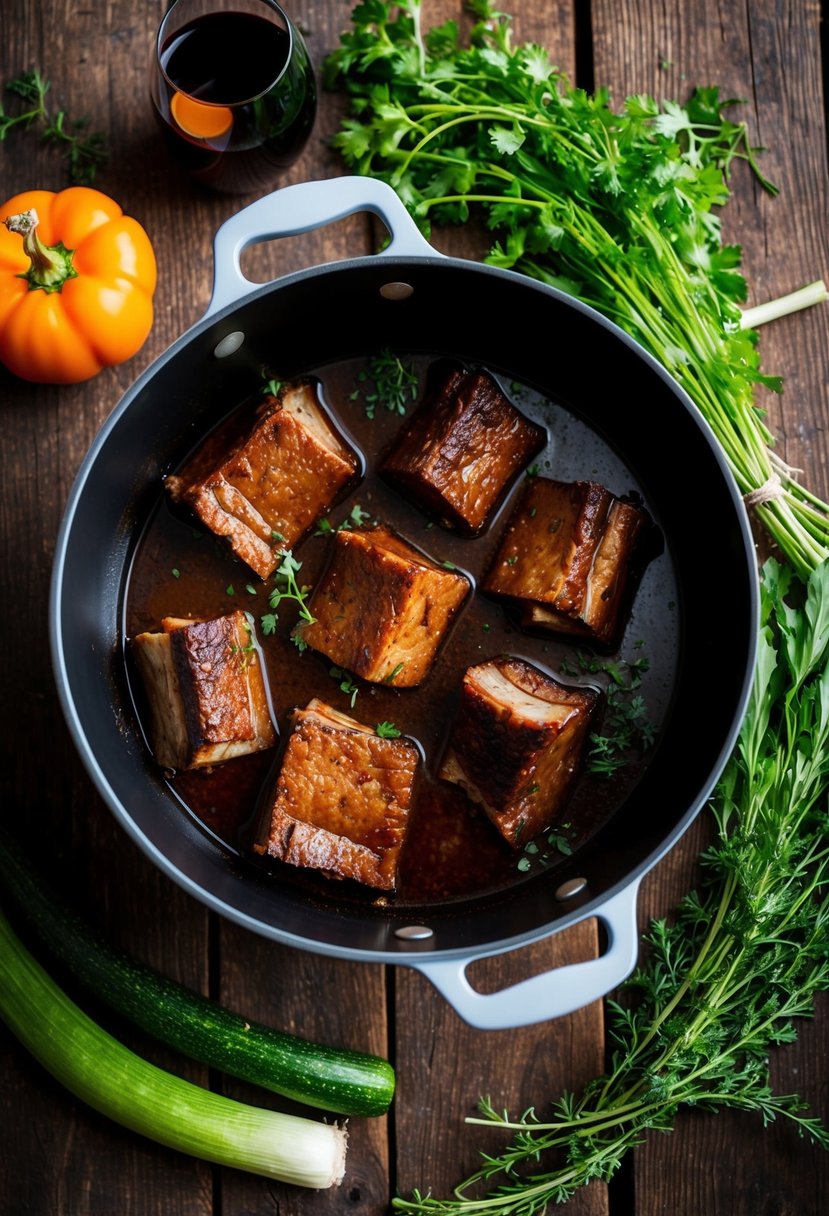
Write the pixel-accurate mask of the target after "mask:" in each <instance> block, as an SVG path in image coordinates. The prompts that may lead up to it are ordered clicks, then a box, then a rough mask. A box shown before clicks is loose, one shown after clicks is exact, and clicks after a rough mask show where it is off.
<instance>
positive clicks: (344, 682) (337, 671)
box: [328, 667, 360, 709]
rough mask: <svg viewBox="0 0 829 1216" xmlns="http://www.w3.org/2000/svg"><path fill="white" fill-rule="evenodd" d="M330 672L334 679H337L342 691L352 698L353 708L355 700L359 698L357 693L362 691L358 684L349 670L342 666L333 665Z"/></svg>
mask: <svg viewBox="0 0 829 1216" xmlns="http://www.w3.org/2000/svg"><path fill="white" fill-rule="evenodd" d="M328 674H329V675H330V676H331V677H332V678H333V679H335V680H337V682H338V683H339V686H340V692H344V693H345V695H346V696H347V697H350V698H351V700H350V705H351V708H352V709H353V708H354V702H355V701H356V700H357V693H358V692H359V691H360V690H359V688H358V686H357V684H356V683H355V682H354V679H353V677H352V676H351V675H350V673H349V672H347V671H344V670H343V668H342V667H331V668H329V671H328Z"/></svg>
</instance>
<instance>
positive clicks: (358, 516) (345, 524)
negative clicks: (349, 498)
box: [314, 503, 371, 536]
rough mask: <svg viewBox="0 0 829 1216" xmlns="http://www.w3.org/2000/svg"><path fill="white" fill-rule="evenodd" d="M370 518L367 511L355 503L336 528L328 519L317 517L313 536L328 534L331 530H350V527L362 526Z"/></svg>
mask: <svg viewBox="0 0 829 1216" xmlns="http://www.w3.org/2000/svg"><path fill="white" fill-rule="evenodd" d="M370 518H371V517H370V515H369V513H368V511H364V510H363V508H362V507H361V506H360V504H359V503H355V504H354V506H353V507H352V508H351V510H350V511H349V513H348V515H347V516H346V518H345V519H344V520H343V521H342V523H339V524H337V526H336V528H335V527H334V525H333V524H332V523H331V521H330V520H329V519H325V518H323V519H318V520H317V526H316V528H315V529H314V536H328V535H330V534H331V533H332V532H350V531H351V529H352V528H362V526H363V524H364V523H365V522H366V521H367V520H368V519H370Z"/></svg>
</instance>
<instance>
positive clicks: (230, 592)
mask: <svg viewBox="0 0 829 1216" xmlns="http://www.w3.org/2000/svg"><path fill="white" fill-rule="evenodd" d="M235 594H236V588H235V587H234V586H233V583H228V585H227V586H226V587H225V595H235Z"/></svg>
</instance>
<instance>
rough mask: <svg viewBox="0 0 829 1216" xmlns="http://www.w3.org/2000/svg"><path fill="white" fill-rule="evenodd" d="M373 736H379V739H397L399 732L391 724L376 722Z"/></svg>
mask: <svg viewBox="0 0 829 1216" xmlns="http://www.w3.org/2000/svg"><path fill="white" fill-rule="evenodd" d="M374 733H375V735H379V736H380V738H381V739H399V738H400V731H399V730H398V729H397V727H396V726H395V725H394V723H393V722H378V723H377V725H376V726H375V728H374Z"/></svg>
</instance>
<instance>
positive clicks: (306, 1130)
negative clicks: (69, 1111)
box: [0, 913, 346, 1190]
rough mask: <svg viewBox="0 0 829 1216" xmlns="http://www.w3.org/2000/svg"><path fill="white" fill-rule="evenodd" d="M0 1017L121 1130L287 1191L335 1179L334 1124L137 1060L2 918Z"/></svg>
mask: <svg viewBox="0 0 829 1216" xmlns="http://www.w3.org/2000/svg"><path fill="white" fill-rule="evenodd" d="M0 1018H2V1020H3V1021H4V1022H5V1023H6V1025H7V1026H8V1028H9V1030H10V1031H11V1032H12V1034H14V1035H15V1036H16V1037H17V1038H18V1039H19V1040H20V1042H21V1043H22V1044H23V1046H24V1047H25V1048H26V1049H27V1050H28V1051H29V1052H31V1054H32V1055H33V1056H34V1057H35V1059H36V1060H38V1061H39V1062H40V1063H41V1064H42V1065H43V1067H44V1068H45V1069H46V1070H47V1072H49V1073H51V1075H52V1076H53V1077H54V1078H55V1079H56V1080H57V1081H59V1082H60V1083H61V1084H62V1085H64V1086H65V1087H66V1089H68V1090H69V1091H70V1092H71V1093H73V1094H74V1095H75V1096H76V1097H78V1098H80V1099H82V1100H83V1101H84V1102H86V1103H88V1104H89V1105H90V1106H92V1107H93V1108H94V1109H95V1110H97V1111H100V1112H101V1113H102V1114H104V1115H106V1116H107V1117H108V1118H110V1119H112V1120H114V1121H115V1122H116V1123H120V1124H121V1125H122V1126H123V1127H127V1128H130V1129H131V1130H132V1131H136V1132H139V1133H140V1134H141V1135H144V1136H147V1137H149V1138H150V1139H151V1140H155V1141H157V1142H158V1143H159V1144H164V1145H167V1146H168V1147H169V1148H174V1149H178V1150H179V1151H180V1152H183V1153H188V1154H190V1155H191V1156H194V1157H200V1158H202V1159H203V1160H205V1161H211V1162H215V1163H216V1164H218V1165H228V1166H232V1167H234V1168H236V1169H239V1170H245V1171H247V1172H249V1173H253V1174H262V1175H264V1176H265V1177H267V1178H274V1179H277V1180H278V1181H280V1182H288V1183H292V1184H294V1185H295V1186H305V1187H312V1188H315V1189H317V1190H321V1189H323V1188H327V1187H330V1186H333V1185H334V1184H336V1183H339V1182H341V1181H342V1178H343V1175H344V1173H345V1153H346V1133H345V1130H344V1129H343V1128H342V1127H339V1126H337V1125H335V1124H327V1123H317V1122H315V1121H314V1120H311V1119H304V1118H300V1117H299V1116H297V1115H286V1114H282V1113H280V1112H277V1111H271V1110H264V1109H260V1108H258V1107H255V1106H247V1105H246V1104H245V1103H242V1102H236V1101H234V1100H233V1099H231V1098H225V1097H222V1096H221V1095H220V1094H215V1093H211V1092H210V1091H209V1090H206V1089H202V1088H201V1087H200V1086H198V1085H194V1084H192V1083H191V1082H189V1081H185V1080H183V1079H182V1078H181V1077H176V1076H173V1075H172V1074H171V1073H167V1072H165V1071H164V1070H163V1069H161V1068H157V1067H156V1066H155V1065H154V1064H151V1063H149V1062H148V1061H147V1060H144V1059H142V1058H141V1057H140V1056H137V1055H135V1054H134V1053H133V1052H131V1051H130V1050H129V1049H128V1048H126V1047H124V1046H123V1044H121V1043H119V1042H118V1041H117V1040H116V1039H114V1038H113V1037H112V1036H111V1035H109V1034H107V1032H106V1031H104V1030H103V1029H102V1028H101V1027H100V1026H98V1025H97V1024H96V1023H95V1022H93V1021H92V1019H91V1018H89V1017H87V1015H86V1014H85V1013H84V1012H83V1011H82V1010H81V1009H79V1008H78V1006H77V1005H75V1004H74V1003H73V1002H72V1001H71V1000H70V999H69V998H68V997H67V996H66V994H65V993H64V992H63V991H62V990H61V989H60V988H59V987H58V986H57V985H56V984H55V983H54V982H53V981H52V980H51V979H50V977H49V976H48V975H47V974H46V972H45V971H44V970H43V968H42V967H41V966H40V964H39V963H38V962H37V961H36V960H35V959H34V958H33V956H32V955H31V954H30V953H29V951H28V950H27V949H26V948H25V946H24V945H23V944H22V942H21V941H20V940H19V938H18V937H17V936H16V934H15V933H14V931H13V930H12V927H11V925H10V924H9V922H8V921H7V920H6V918H5V916H3V914H2V913H0Z"/></svg>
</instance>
